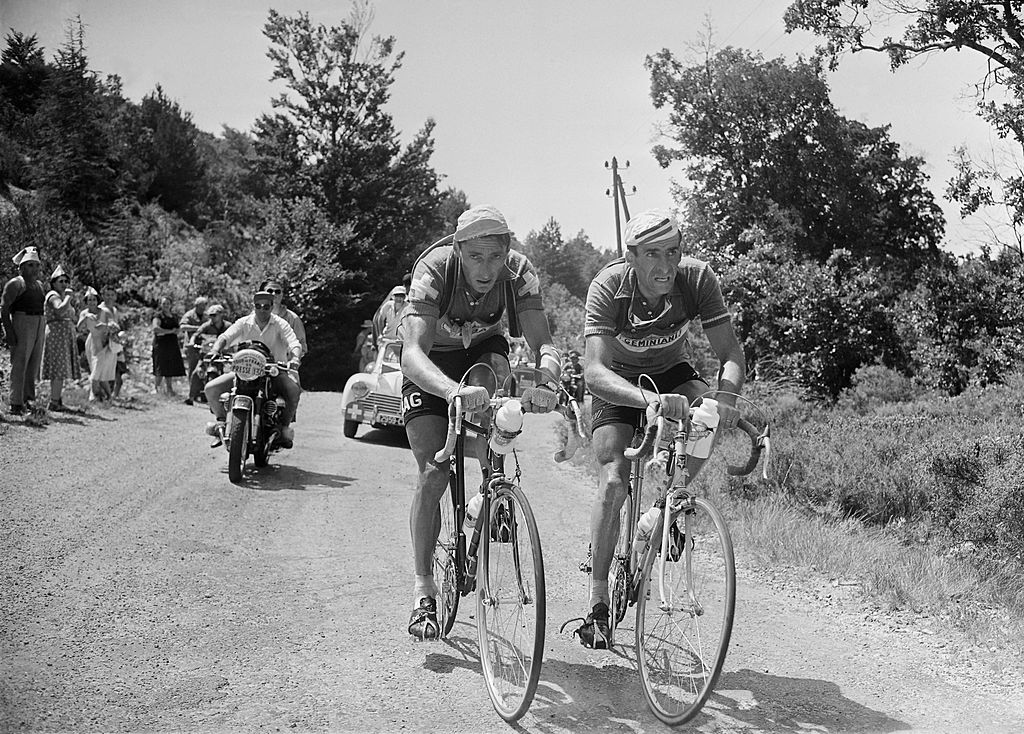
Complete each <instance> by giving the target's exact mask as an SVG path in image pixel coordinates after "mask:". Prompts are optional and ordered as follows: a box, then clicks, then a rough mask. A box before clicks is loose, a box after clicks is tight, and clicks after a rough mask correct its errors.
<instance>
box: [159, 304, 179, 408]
mask: <svg viewBox="0 0 1024 734" xmlns="http://www.w3.org/2000/svg"><path fill="white" fill-rule="evenodd" d="M180 333H181V322H180V321H179V320H178V317H177V315H176V314H175V313H174V311H173V310H172V309H171V299H170V298H167V297H166V296H165V297H163V298H161V299H160V306H159V308H158V309H157V312H156V314H154V315H153V376H154V377H155V378H156V386H155V392H160V382H161V381H163V382H164V384H165V386H166V388H167V395H168V396H169V397H170V396H173V395H174V378H175V377H184V376H185V363H184V361H182V358H181V344H180V343H179V342H178V335H179V334H180Z"/></svg>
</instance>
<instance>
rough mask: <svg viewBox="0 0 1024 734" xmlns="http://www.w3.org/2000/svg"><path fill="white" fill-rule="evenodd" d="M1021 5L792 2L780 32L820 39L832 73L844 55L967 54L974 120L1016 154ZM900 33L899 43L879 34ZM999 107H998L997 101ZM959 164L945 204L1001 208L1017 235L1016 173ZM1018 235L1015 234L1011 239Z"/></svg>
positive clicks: (1023, 107)
mask: <svg viewBox="0 0 1024 734" xmlns="http://www.w3.org/2000/svg"><path fill="white" fill-rule="evenodd" d="M1022 6H1024V3H1022V2H1021V0H1002V1H1001V2H978V0H916V1H911V0H798V1H797V2H794V3H793V4H792V5H791V6H790V7H789V8H788V9H787V10H786V14H785V21H786V28H787V29H788V30H790V31H792V30H794V29H797V28H802V29H805V30H808V31H811V32H813V33H816V34H818V35H820V36H822V37H823V38H824V40H825V44H824V45H823V46H822V47H821V48H820V49H819V52H820V53H822V54H823V55H824V56H826V57H827V58H828V59H829V61H830V63H831V65H832V67H833V68H835V67H836V66H837V65H838V63H839V60H840V58H841V57H842V55H843V54H844V53H846V52H847V51H849V52H852V53H857V52H860V51H870V52H876V53H884V54H887V55H888V57H889V63H890V65H891V67H892V69H893V70H894V71H895V70H896V69H898V68H900V67H902V66H904V65H906V64H908V63H909V62H910V61H912V60H913V59H916V58H918V57H921V56H923V55H927V54H932V53H936V52H939V53H941V52H946V51H957V52H960V51H968V52H973V53H975V54H978V55H979V56H981V57H983V58H984V59H985V61H986V62H987V67H986V72H985V74H984V75H983V77H982V78H981V79H980V80H979V83H978V84H977V86H976V90H977V102H978V114H979V115H980V116H981V117H982V118H983V119H984V120H986V121H987V122H988V123H989V124H990V125H991V126H992V127H993V129H994V130H995V131H996V133H997V134H998V135H999V137H1000V138H1007V137H1009V138H1012V139H1013V140H1014V141H1015V143H1016V147H1017V149H1018V155H1019V154H1020V153H1021V152H1024V27H1022V22H1021V9H1022ZM893 26H897V28H896V31H897V32H899V31H902V35H901V36H900V37H898V38H896V37H893V36H890V35H883V34H886V33H889V32H891V31H892V30H893ZM996 100H998V101H996ZM959 157H960V162H961V165H960V166H959V170H958V173H957V175H956V176H954V178H953V180H952V181H951V182H950V187H949V192H948V195H949V197H950V198H951V199H952V200H953V201H956V202H958V203H960V204H961V214H962V215H964V216H966V215H968V214H973V213H974V212H976V211H978V209H979V208H981V207H983V206H989V205H992V204H996V203H1002V204H1003V205H1005V206H1007V207H1008V208H1009V209H1010V213H1011V221H1012V223H1013V225H1014V226H1015V227H1016V228H1019V227H1020V225H1021V224H1022V223H1024V175H1022V174H1021V172H1020V167H1019V165H1018V166H1015V167H1014V168H1015V170H1014V172H1013V173H1011V174H1003V175H999V174H997V173H995V172H994V171H993V164H992V163H991V162H990V163H988V164H981V165H978V164H972V163H971V162H970V160H969V157H966V156H964V155H962V154H961V155H960V156H959ZM988 182H995V183H997V184H999V185H1000V186H1001V187H1002V189H1003V192H1004V193H1003V195H1002V196H1001V197H998V198H999V199H1000V201H998V202H997V201H995V200H994V199H993V198H992V196H991V192H990V190H989V189H988ZM1016 233H1017V234H1018V236H1019V229H1018V231H1017V232H1016Z"/></svg>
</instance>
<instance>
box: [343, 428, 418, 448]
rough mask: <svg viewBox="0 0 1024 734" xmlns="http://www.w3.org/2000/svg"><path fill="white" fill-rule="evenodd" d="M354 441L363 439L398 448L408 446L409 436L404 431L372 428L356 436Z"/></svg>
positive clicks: (378, 444)
mask: <svg viewBox="0 0 1024 734" xmlns="http://www.w3.org/2000/svg"><path fill="white" fill-rule="evenodd" d="M355 440H356V441H365V442H366V443H372V444H374V445H376V446H395V447H397V448H400V449H407V448H409V438H408V437H407V436H406V435H405V431H396V430H388V429H386V428H374V429H372V430H370V431H367V432H366V433H365V434H364V435H362V436H357V437H356V439H355Z"/></svg>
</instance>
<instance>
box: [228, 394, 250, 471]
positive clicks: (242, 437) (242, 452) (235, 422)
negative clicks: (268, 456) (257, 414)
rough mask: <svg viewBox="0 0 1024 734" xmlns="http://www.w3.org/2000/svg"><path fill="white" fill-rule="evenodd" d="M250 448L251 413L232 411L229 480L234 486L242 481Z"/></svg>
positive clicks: (229, 440) (229, 428)
mask: <svg viewBox="0 0 1024 734" xmlns="http://www.w3.org/2000/svg"><path fill="white" fill-rule="evenodd" d="M248 448H249V411H247V410H232V411H231V423H230V425H229V427H228V479H229V480H230V481H231V483H232V484H238V483H239V482H240V481H242V471H243V469H244V468H245V459H246V456H247V454H248Z"/></svg>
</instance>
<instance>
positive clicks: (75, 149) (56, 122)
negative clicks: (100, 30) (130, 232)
mask: <svg viewBox="0 0 1024 734" xmlns="http://www.w3.org/2000/svg"><path fill="white" fill-rule="evenodd" d="M111 97H112V98H114V101H113V102H112V101H111V99H110V98H111ZM120 101H123V100H122V99H121V97H120V88H119V82H118V81H117V80H116V79H115V80H112V81H108V83H106V84H104V83H103V82H101V81H99V80H98V79H97V78H96V75H95V73H94V72H92V71H91V70H90V69H89V62H88V58H87V57H86V55H85V43H84V31H83V29H82V21H81V19H80V18H79V19H77V20H76V21H75V22H74V23H71V24H70V25H69V28H68V31H67V40H66V41H65V43H64V45H62V46H61V48H60V50H59V51H58V52H57V58H56V61H55V63H54V68H53V70H52V72H51V73H50V74H49V75H48V76H47V79H46V82H45V84H44V86H43V95H42V98H41V99H40V102H39V106H38V108H37V110H36V113H35V115H34V117H33V124H34V125H35V127H36V140H37V147H36V149H35V155H34V157H33V160H32V163H31V166H30V170H31V179H32V184H33V186H34V187H35V188H37V189H40V190H41V193H42V194H43V195H44V196H46V197H47V198H48V199H50V200H51V201H53V202H54V203H56V204H58V205H60V206H65V207H67V208H68V209H71V210H72V211H73V212H75V213H76V214H78V215H79V216H80V217H81V218H82V220H83V221H85V222H86V224H87V225H89V226H92V225H95V224H96V223H97V222H98V221H101V220H102V219H103V218H104V217H105V216H106V215H107V214H108V212H109V210H110V207H111V205H112V204H113V203H114V201H115V200H116V199H117V198H118V196H119V193H120V192H119V186H120V182H119V173H118V170H117V162H116V158H115V155H114V151H113V145H112V142H111V127H110V124H109V123H110V120H109V117H108V116H107V115H106V114H105V113H106V112H107V111H108V110H109V108H110V106H111V105H112V104H114V103H116V102H120Z"/></svg>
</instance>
